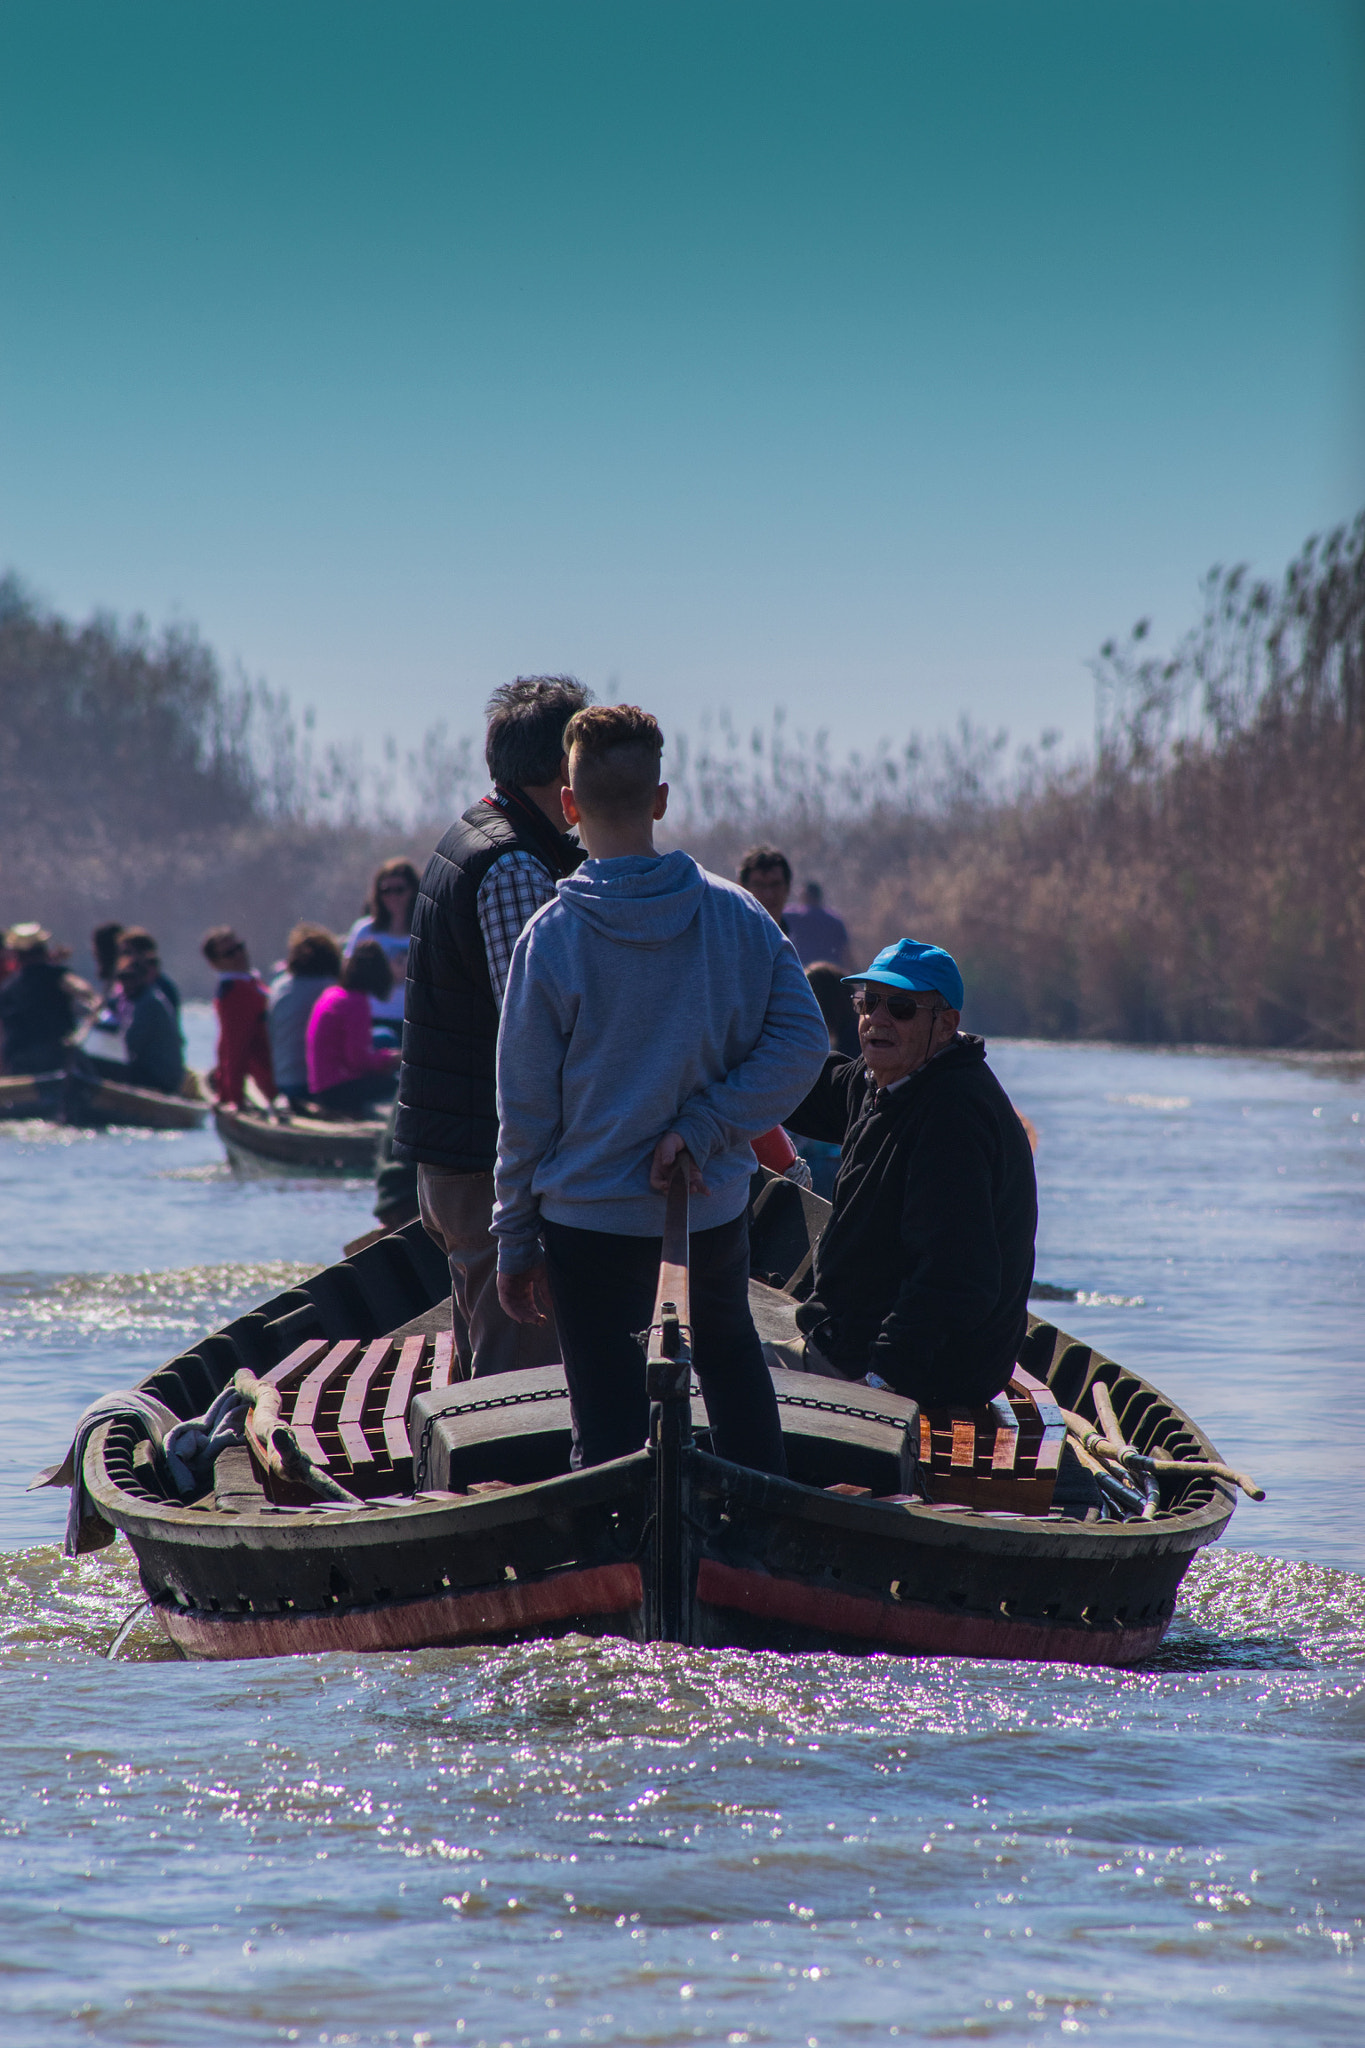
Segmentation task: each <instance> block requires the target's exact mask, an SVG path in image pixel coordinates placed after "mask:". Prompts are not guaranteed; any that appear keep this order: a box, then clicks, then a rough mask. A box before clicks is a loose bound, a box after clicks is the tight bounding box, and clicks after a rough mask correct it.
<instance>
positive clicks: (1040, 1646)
mask: <svg viewBox="0 0 1365 2048" xmlns="http://www.w3.org/2000/svg"><path fill="white" fill-rule="evenodd" d="M697 1603H698V1607H699V1609H700V1615H701V1640H702V1641H703V1642H706V1643H718V1644H720V1643H723V1644H733V1643H734V1642H735V1639H736V1635H737V1633H738V1631H737V1628H736V1623H735V1619H734V1617H735V1616H736V1615H741V1614H742V1615H746V1616H749V1617H752V1619H753V1620H754V1622H755V1623H756V1624H757V1627H756V1629H755V1631H754V1634H753V1636H752V1637H751V1638H750V1640H752V1641H754V1642H755V1643H756V1644H758V1645H761V1646H762V1647H765V1648H780V1649H789V1650H795V1649H830V1648H843V1647H846V1648H848V1649H850V1650H886V1651H891V1652H894V1653H895V1654H896V1655H898V1656H911V1657H1007V1658H1014V1659H1017V1660H1019V1661H1020V1662H1024V1663H1031V1664H1040V1663H1060V1664H1117V1665H1124V1664H1139V1663H1141V1662H1142V1659H1143V1658H1144V1657H1150V1656H1151V1654H1152V1652H1153V1650H1155V1649H1156V1648H1157V1646H1158V1645H1159V1643H1160V1642H1161V1638H1162V1637H1163V1636H1164V1635H1165V1633H1166V1629H1167V1626H1168V1622H1167V1620H1166V1619H1161V1620H1159V1621H1156V1622H1151V1623H1148V1624H1147V1625H1146V1626H1144V1627H1141V1628H1133V1629H1128V1628H1122V1627H1117V1628H1108V1629H1095V1630H1088V1629H1078V1628H1063V1627H1058V1626H1057V1625H1056V1624H1055V1623H1051V1622H1046V1621H1006V1620H1003V1619H1000V1618H999V1617H997V1616H995V1615H990V1614H945V1613H943V1612H941V1611H940V1610H939V1609H938V1608H934V1607H928V1606H920V1605H914V1606H893V1605H891V1604H890V1603H889V1602H888V1601H885V1600H872V1599H869V1598H867V1597H866V1596H864V1595H861V1594H856V1593H845V1592H843V1591H842V1590H838V1589H835V1588H833V1587H829V1586H812V1585H808V1584H807V1583H806V1582H805V1580H803V1579H782V1578H775V1577H774V1576H773V1575H772V1574H771V1573H769V1572H759V1571H745V1570H742V1569H739V1568H737V1567H736V1566H734V1565H728V1564H721V1563H719V1562H718V1561H717V1560H716V1559H714V1558H709V1557H704V1558H703V1559H702V1560H701V1563H700V1565H699V1566H698V1569H697ZM746 1633H747V1632H746Z"/></svg>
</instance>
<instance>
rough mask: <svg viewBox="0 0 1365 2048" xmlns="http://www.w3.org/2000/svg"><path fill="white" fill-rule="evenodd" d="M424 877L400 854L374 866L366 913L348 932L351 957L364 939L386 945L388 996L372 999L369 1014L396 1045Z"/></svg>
mask: <svg viewBox="0 0 1365 2048" xmlns="http://www.w3.org/2000/svg"><path fill="white" fill-rule="evenodd" d="M420 886H421V877H420V876H419V874H418V872H417V870H416V868H415V867H414V866H413V864H412V862H411V861H410V860H408V859H406V858H405V857H404V856H402V855H401V854H400V855H398V856H396V857H395V858H394V859H393V860H386V861H384V862H383V864H382V865H381V866H380V867H379V868H377V869H376V870H375V877H374V880H373V882H372V883H371V884H370V897H369V901H368V903H367V904H366V905H365V915H364V917H358V918H357V919H356V921H355V923H354V924H353V925H352V926H351V929H350V930H349V932H347V934H346V946H345V952H346V957H347V959H349V958H350V956H351V954H352V953H353V952H354V950H355V948H356V946H357V945H358V944H359V943H360V941H361V940H362V939H376V940H378V942H379V944H380V945H381V946H382V947H383V949H384V953H385V956H386V958H387V960H388V963H389V969H390V973H391V975H392V985H391V987H390V989H389V992H388V994H387V995H386V996H383V997H379V996H373V997H371V999H370V1017H371V1019H372V1021H373V1022H374V1024H375V1025H377V1026H378V1027H379V1031H378V1032H377V1033H376V1037H375V1043H376V1044H379V1043H381V1042H384V1041H383V1037H382V1034H383V1033H386V1032H387V1033H389V1034H391V1035H390V1036H389V1038H388V1041H387V1042H388V1043H390V1044H393V1045H397V1043H398V1041H399V1039H400V1038H401V1036H402V1032H403V990H404V984H405V982H406V979H407V972H408V943H409V941H410V939H411V937H412V908H413V905H414V904H415V903H416V901H417V891H418V889H419V887H420Z"/></svg>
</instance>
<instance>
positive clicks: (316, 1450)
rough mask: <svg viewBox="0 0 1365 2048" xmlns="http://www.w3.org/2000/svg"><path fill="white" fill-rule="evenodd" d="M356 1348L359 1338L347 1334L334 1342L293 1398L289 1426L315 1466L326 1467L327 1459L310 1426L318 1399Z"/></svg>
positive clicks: (315, 1433)
mask: <svg viewBox="0 0 1365 2048" xmlns="http://www.w3.org/2000/svg"><path fill="white" fill-rule="evenodd" d="M359 1349H360V1339H359V1338H358V1337H346V1338H344V1339H343V1340H342V1342H341V1343H340V1344H334V1345H333V1346H332V1348H331V1350H330V1351H329V1352H328V1353H327V1356H326V1357H325V1358H324V1359H323V1360H322V1361H321V1363H320V1364H318V1365H315V1366H314V1367H313V1370H312V1371H311V1372H310V1373H309V1375H308V1377H307V1379H306V1380H305V1381H304V1382H303V1385H302V1386H301V1387H300V1388H299V1391H298V1394H297V1396H296V1397H295V1401H294V1412H293V1414H292V1415H291V1416H290V1418H289V1423H290V1427H291V1428H292V1430H293V1432H294V1435H295V1436H296V1437H297V1438H298V1442H299V1449H300V1450H301V1451H303V1452H305V1453H306V1454H307V1456H308V1457H310V1458H311V1459H312V1460H313V1463H314V1464H315V1465H322V1466H324V1467H325V1466H326V1465H327V1464H328V1462H329V1460H328V1457H327V1453H326V1451H324V1450H323V1448H322V1445H321V1444H320V1443H319V1441H318V1437H317V1432H316V1430H315V1429H314V1427H313V1424H314V1422H315V1421H316V1419H317V1412H318V1402H319V1401H320V1400H321V1399H322V1390H323V1388H324V1387H326V1386H329V1385H330V1384H331V1382H332V1381H333V1380H334V1379H336V1378H337V1376H338V1375H339V1374H340V1373H343V1372H345V1370H346V1368H347V1366H348V1365H349V1364H350V1362H351V1360H352V1359H353V1358H354V1357H355V1355H356V1353H357V1351H359Z"/></svg>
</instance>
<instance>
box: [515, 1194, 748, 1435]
mask: <svg viewBox="0 0 1365 2048" xmlns="http://www.w3.org/2000/svg"><path fill="white" fill-rule="evenodd" d="M541 1236H542V1238H543V1240H544V1244H545V1262H546V1265H547V1267H548V1269H549V1277H550V1293H551V1296H552V1298H553V1300H554V1308H555V1321H556V1322H557V1323H558V1325H559V1336H560V1342H561V1344H562V1346H563V1351H564V1371H565V1374H566V1376H567V1378H568V1382H569V1400H570V1405H571V1406H572V1409H573V1419H574V1450H573V1462H574V1465H575V1466H582V1465H600V1464H602V1463H603V1462H604V1461H605V1460H606V1459H608V1458H622V1457H625V1456H626V1455H627V1453H628V1452H630V1451H638V1450H639V1449H640V1448H641V1446H642V1445H643V1444H644V1442H645V1439H646V1437H647V1436H648V1434H649V1399H648V1396H647V1395H646V1393H645V1355H644V1351H643V1349H642V1348H641V1346H640V1345H639V1344H638V1343H637V1342H636V1337H637V1334H638V1333H639V1332H640V1331H641V1330H646V1329H648V1327H649V1322H650V1318H651V1316H652V1315H653V1313H654V1295H655V1290H656V1289H657V1287H658V1284H659V1253H660V1250H661V1242H662V1241H661V1240H660V1239H659V1238H657V1237H618V1236H617V1235H616V1234H615V1233H614V1232H612V1231H607V1230H575V1229H573V1228H572V1227H571V1226H570V1225H569V1224H566V1223H550V1222H544V1223H542V1225H541ZM690 1269H691V1296H692V1361H693V1366H694V1368H695V1371H696V1375H697V1378H698V1379H699V1380H700V1381H701V1390H702V1395H703V1397H704V1399H705V1401H706V1412H707V1415H708V1416H709V1417H710V1421H711V1435H712V1441H713V1442H714V1444H715V1448H716V1455H717V1457H720V1458H728V1459H729V1460H730V1461H731V1462H732V1463H734V1464H736V1465H751V1466H754V1467H756V1468H757V1470H759V1471H760V1472H782V1473H784V1472H785V1471H786V1469H787V1460H786V1454H785V1452H784V1450H783V1447H782V1425H781V1423H780V1421H779V1419H778V1413H777V1396H776V1395H775V1394H774V1392H773V1383H772V1380H771V1379H770V1377H769V1375H768V1368H767V1366H766V1365H765V1364H764V1362H763V1347H762V1345H761V1344H760V1343H759V1339H758V1332H757V1330H755V1328H754V1323H753V1317H752V1316H751V1315H750V1313H749V1219H748V1216H747V1215H743V1216H737V1217H736V1218H735V1220H734V1222H733V1223H722V1224H720V1225H719V1226H718V1227H717V1228H716V1229H714V1230H699V1231H698V1232H697V1233H696V1235H695V1236H694V1237H693V1239H692V1242H691V1251H690Z"/></svg>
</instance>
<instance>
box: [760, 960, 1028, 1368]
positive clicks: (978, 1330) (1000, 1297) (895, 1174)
mask: <svg viewBox="0 0 1365 2048" xmlns="http://www.w3.org/2000/svg"><path fill="white" fill-rule="evenodd" d="M845 978H846V979H847V980H848V981H849V982H850V983H852V984H853V1001H854V1005H855V1007H856V1009H857V1011H858V1038H859V1042H860V1045H861V1048H862V1050H861V1053H860V1055H859V1057H858V1058H857V1059H847V1058H845V1057H844V1056H843V1055H842V1054H839V1053H832V1054H831V1055H830V1057H829V1059H828V1060H826V1062H825V1066H824V1071H823V1072H822V1074H821V1076H820V1079H819V1080H818V1081H817V1082H816V1084H815V1086H814V1088H812V1090H811V1092H810V1094H809V1095H808V1096H807V1097H806V1099H805V1101H804V1102H803V1103H802V1104H801V1106H800V1108H799V1109H798V1110H796V1112H795V1113H794V1114H793V1115H791V1116H789V1117H788V1118H787V1125H788V1127H789V1128H790V1129H791V1130H793V1131H796V1132H797V1133H799V1135H800V1136H802V1137H805V1138H823V1139H825V1140H827V1141H829V1142H833V1143H836V1144H839V1145H840V1146H842V1156H841V1158H840V1162H839V1171H838V1177H837V1178H836V1180H835V1183H834V1213H833V1215H832V1216H831V1217H830V1220H829V1222H828V1224H827V1225H826V1227H825V1231H824V1234H823V1236H822V1237H821V1239H820V1243H819V1245H818V1247H817V1249H816V1254H815V1265H814V1279H813V1288H812V1293H811V1296H810V1298H809V1300H807V1301H805V1302H803V1303H802V1304H801V1306H800V1308H799V1309H798V1310H797V1318H796V1319H797V1323H798V1325H799V1326H800V1328H801V1329H802V1330H804V1331H805V1332H806V1334H807V1364H808V1365H809V1366H813V1367H814V1368H815V1369H816V1370H823V1369H825V1368H826V1365H828V1366H832V1367H833V1368H834V1369H835V1370H836V1371H837V1372H839V1373H841V1374H843V1375H845V1376H846V1377H848V1378H850V1379H861V1378H863V1377H864V1376H865V1375H866V1374H868V1373H874V1374H876V1375H877V1376H878V1377H879V1378H880V1379H882V1380H884V1381H885V1382H886V1383H887V1385H888V1386H891V1387H894V1388H895V1390H896V1391H897V1393H901V1394H906V1395H909V1396H910V1398H911V1399H912V1400H916V1401H918V1402H919V1403H920V1404H921V1405H922V1406H923V1407H926V1408H936V1407H946V1406H957V1405H959V1404H960V1405H963V1406H973V1405H975V1404H977V1403H979V1402H984V1401H988V1400H990V1398H991V1397H992V1396H993V1395H995V1394H998V1393H999V1392H1000V1391H1001V1390H1002V1388H1003V1387H1004V1386H1005V1385H1006V1384H1007V1382H1008V1380H1009V1377H1010V1372H1011V1369H1012V1368H1013V1365H1014V1362H1015V1359H1016V1358H1017V1356H1018V1350H1019V1343H1020V1339H1021V1338H1022V1337H1023V1335H1024V1331H1025V1329H1026V1327H1027V1307H1028V1291H1029V1284H1030V1282H1031V1281H1032V1278H1033V1240H1034V1233H1035V1231H1036V1229H1037V1223H1038V1197H1037V1189H1036V1186H1035V1183H1034V1178H1033V1155H1032V1153H1031V1151H1030V1149H1029V1142H1028V1137H1027V1135H1026V1134H1025V1131H1024V1127H1023V1125H1022V1124H1021V1122H1020V1121H1019V1117H1018V1115H1017V1114H1016V1112H1015V1110H1014V1108H1013V1107H1012V1105H1011V1103H1010V1100H1009V1097H1008V1096H1007V1095H1006V1094H1005V1091H1004V1089H1003V1088H1002V1087H1001V1086H1000V1083H999V1082H998V1081H997V1080H996V1078H995V1075H994V1074H993V1073H992V1072H991V1070H990V1068H989V1067H988V1066H987V1065H986V1047H985V1044H984V1042H983V1041H982V1040H981V1039H980V1038H976V1037H974V1036H972V1034H971V1033H969V1032H965V1031H959V1030H958V1028H957V1027H958V1019H959V1014H960V1012H961V1009H962V976H961V974H960V973H959V972H958V969H957V965H956V963H955V961H954V960H953V958H952V956H951V955H950V954H948V953H945V952H944V950H943V948H942V947H941V946H930V945H922V944H920V943H919V942H918V941H917V940H915V939H902V940H900V941H899V942H898V943H897V944H896V945H893V946H886V947H884V948H883V950H882V951H881V952H880V953H878V955H877V957H876V959H875V960H874V961H873V962H872V965H871V966H870V967H868V968H866V969H865V970H864V971H863V972H862V973H861V974H852V975H848V976H846V977H845Z"/></svg>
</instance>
